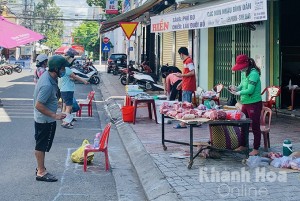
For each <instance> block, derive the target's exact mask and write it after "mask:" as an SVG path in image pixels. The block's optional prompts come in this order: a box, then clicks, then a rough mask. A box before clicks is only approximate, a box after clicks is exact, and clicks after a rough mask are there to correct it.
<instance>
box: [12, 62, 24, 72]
mask: <svg viewBox="0 0 300 201" xmlns="http://www.w3.org/2000/svg"><path fill="white" fill-rule="evenodd" d="M11 66H12V68H13V70H14V71H15V72H17V73H21V72H22V67H21V65H20V64H13V65H11Z"/></svg>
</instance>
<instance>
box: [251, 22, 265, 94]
mask: <svg viewBox="0 0 300 201" xmlns="http://www.w3.org/2000/svg"><path fill="white" fill-rule="evenodd" d="M265 24H266V23H263V25H255V26H256V30H255V31H251V57H252V58H253V59H254V60H255V62H256V65H257V66H258V67H259V68H260V70H261V88H262V90H263V89H264V88H265V87H266V85H268V83H269V69H270V67H269V66H266V61H267V59H266V48H267V47H266V39H267V35H266V25H265Z"/></svg>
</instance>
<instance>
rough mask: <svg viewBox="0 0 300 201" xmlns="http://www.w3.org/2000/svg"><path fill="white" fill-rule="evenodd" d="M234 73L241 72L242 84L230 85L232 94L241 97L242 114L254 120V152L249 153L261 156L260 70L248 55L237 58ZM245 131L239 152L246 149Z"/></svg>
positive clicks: (233, 68)
mask: <svg viewBox="0 0 300 201" xmlns="http://www.w3.org/2000/svg"><path fill="white" fill-rule="evenodd" d="M232 70H233V71H241V83H240V85H239V86H238V87H236V86H233V85H230V86H229V89H230V91H231V93H232V94H234V95H237V96H241V103H242V104H243V105H242V110H241V111H242V112H243V113H244V114H245V115H246V117H247V118H250V119H251V120H252V124H251V125H252V132H253V135H254V142H253V151H251V152H250V153H249V155H250V156H254V155H258V154H259V151H258V149H259V147H260V141H261V130H260V113H261V110H262V98H261V81H260V69H259V68H258V67H257V66H256V64H255V61H254V60H253V59H252V58H249V57H248V56H247V55H239V56H237V58H236V64H235V66H233V67H232ZM243 133H244V131H243V130H242V131H241V136H242V139H241V142H243V143H244V144H242V146H241V147H239V148H237V149H236V150H237V151H242V150H244V149H246V147H245V146H246V144H245V136H244V134H243Z"/></svg>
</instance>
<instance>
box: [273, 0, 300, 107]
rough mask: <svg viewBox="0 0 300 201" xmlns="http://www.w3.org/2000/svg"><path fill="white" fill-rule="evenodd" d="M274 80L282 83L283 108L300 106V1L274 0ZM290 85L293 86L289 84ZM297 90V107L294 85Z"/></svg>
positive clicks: (278, 83) (276, 82) (276, 83)
mask: <svg viewBox="0 0 300 201" xmlns="http://www.w3.org/2000/svg"><path fill="white" fill-rule="evenodd" d="M273 3H274V16H275V19H274V20H275V22H274V26H275V27H274V46H275V48H274V63H275V64H274V65H275V66H276V67H277V68H276V69H275V72H274V80H275V82H274V84H275V85H280V86H281V89H282V92H281V105H280V106H281V108H283V109H286V108H288V109H289V110H293V109H297V108H299V107H300V93H299V91H300V88H299V86H300V37H299V33H300V28H299V24H300V18H299V14H298V13H299V9H298V8H299V6H300V1H292V0H284V1H283V0H281V1H274V2H273ZM289 85H290V87H289ZM297 86H298V89H299V90H295V92H296V93H295V96H294V100H293V101H294V107H293V108H291V107H290V106H291V102H292V100H291V99H292V97H291V87H292V88H294V87H297Z"/></svg>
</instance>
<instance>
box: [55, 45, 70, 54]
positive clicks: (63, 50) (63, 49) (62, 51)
mask: <svg viewBox="0 0 300 201" xmlns="http://www.w3.org/2000/svg"><path fill="white" fill-rule="evenodd" d="M69 49H70V47H69V46H61V47H59V48H57V49H56V50H55V52H54V53H55V54H65V53H66V52H67V51H68V50H69Z"/></svg>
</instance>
